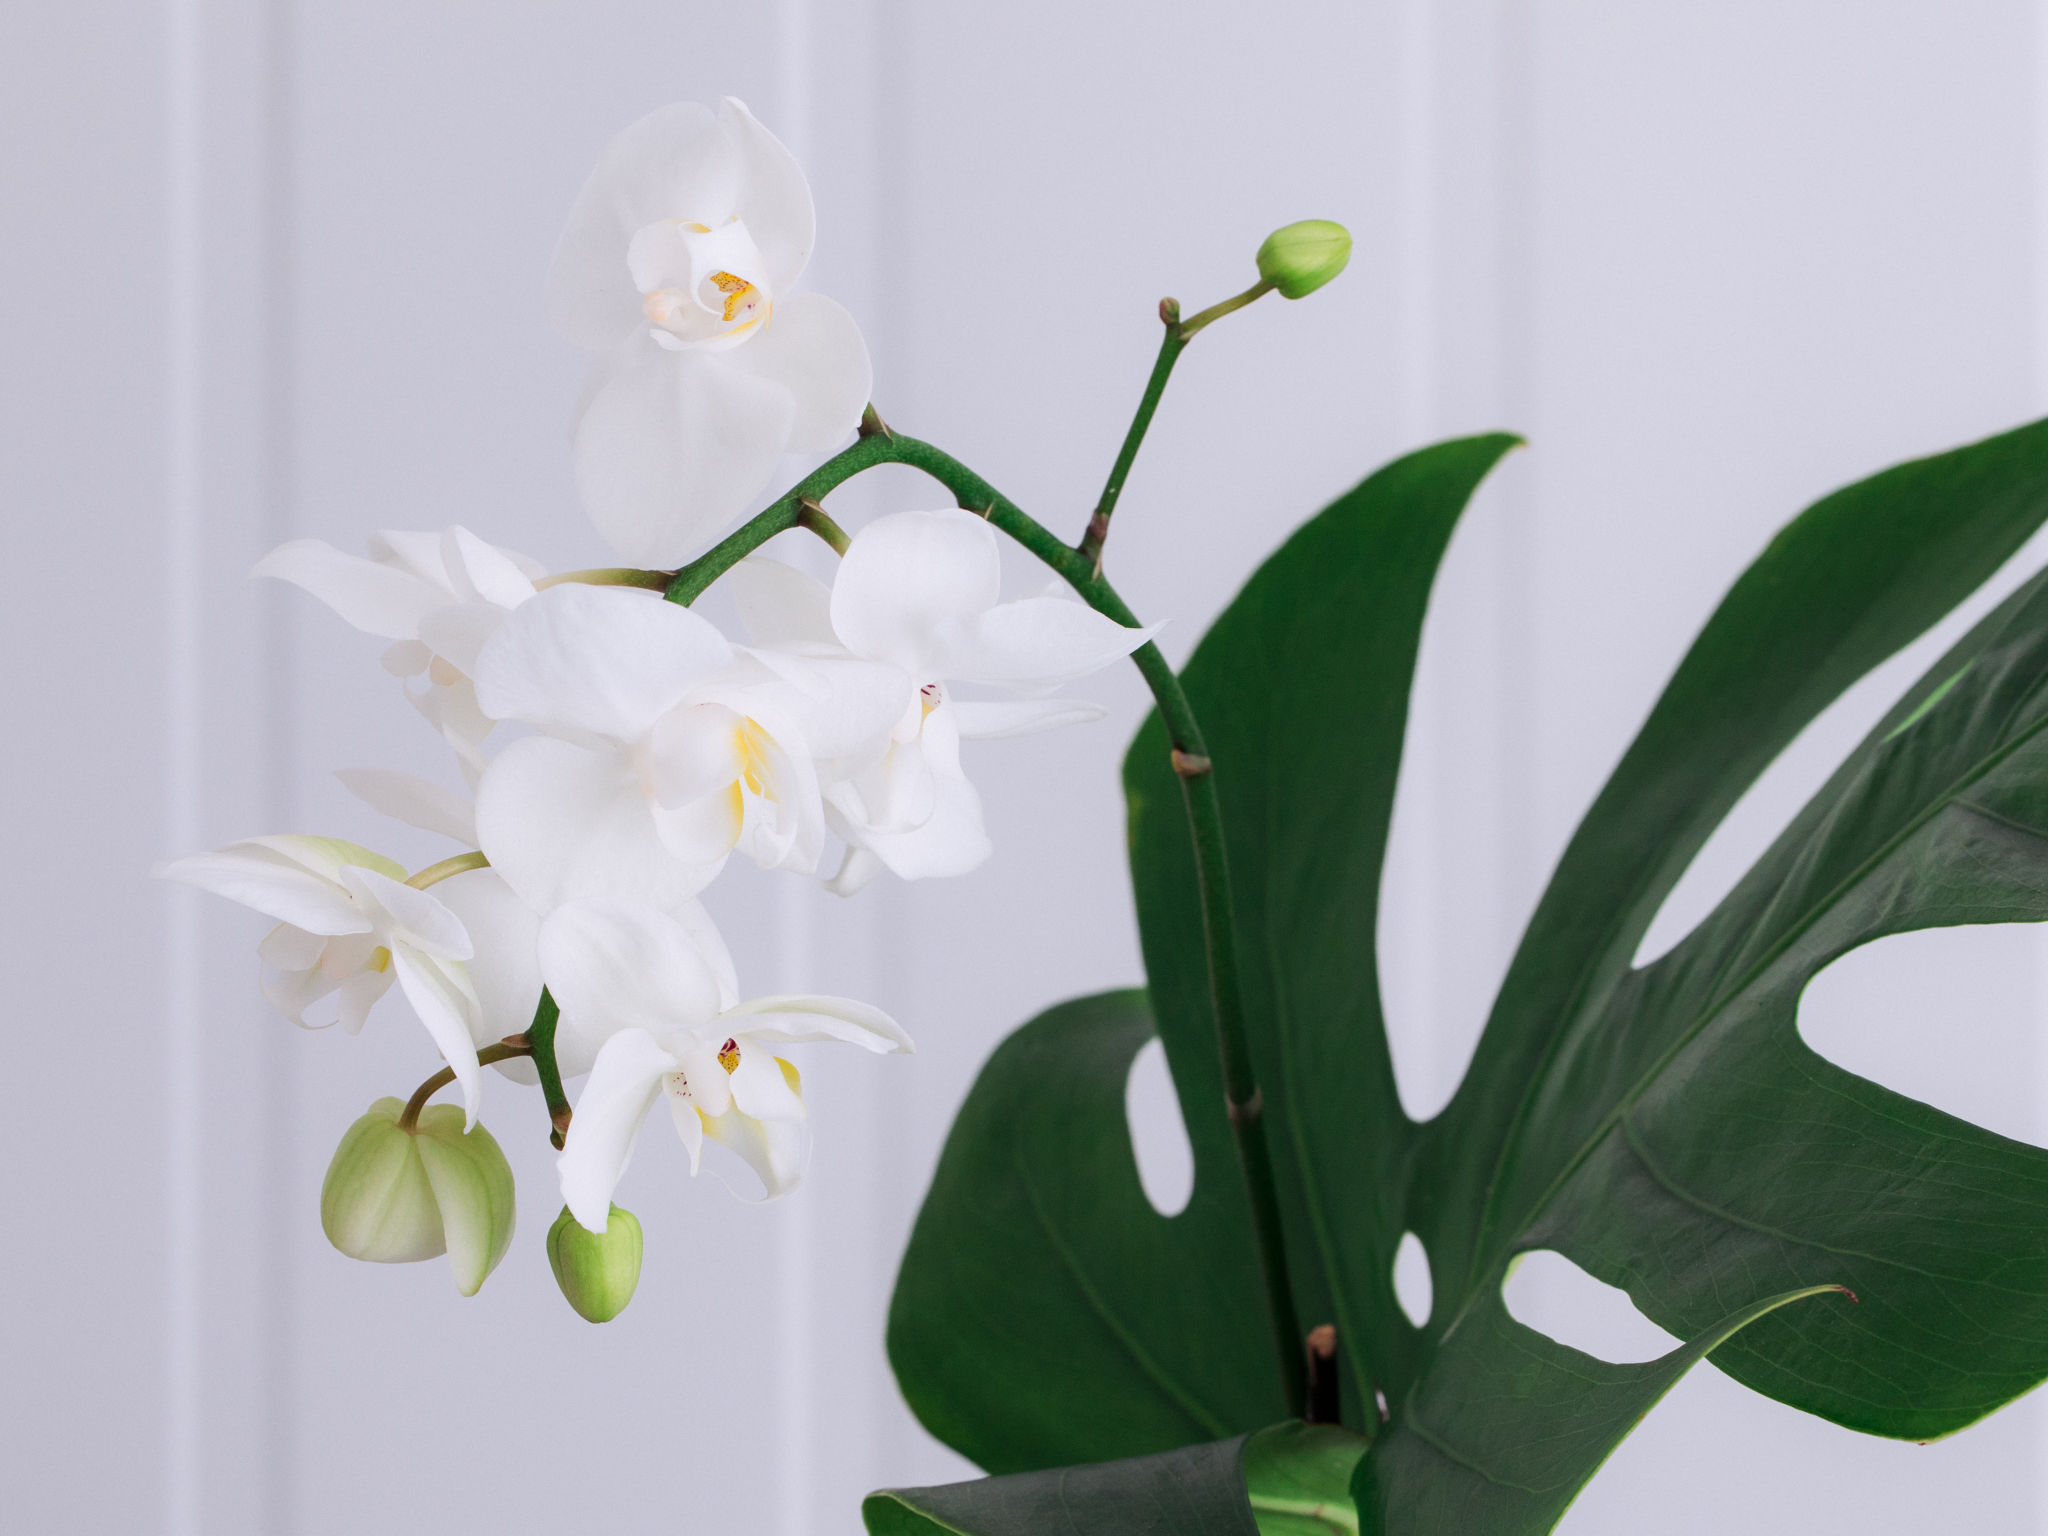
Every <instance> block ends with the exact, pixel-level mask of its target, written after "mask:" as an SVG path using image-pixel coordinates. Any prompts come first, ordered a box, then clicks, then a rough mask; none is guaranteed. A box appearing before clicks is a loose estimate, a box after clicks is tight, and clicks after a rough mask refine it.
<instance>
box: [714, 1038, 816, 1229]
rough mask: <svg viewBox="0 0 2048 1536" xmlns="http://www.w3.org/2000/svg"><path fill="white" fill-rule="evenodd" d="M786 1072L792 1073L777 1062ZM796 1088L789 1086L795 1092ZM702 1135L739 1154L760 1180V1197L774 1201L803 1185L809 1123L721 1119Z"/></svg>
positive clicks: (739, 1117) (736, 1117)
mask: <svg viewBox="0 0 2048 1536" xmlns="http://www.w3.org/2000/svg"><path fill="white" fill-rule="evenodd" d="M777 1061H778V1063H779V1064H780V1065H781V1066H782V1067H783V1068H784V1070H785V1071H788V1072H791V1073H794V1071H795V1069H794V1068H793V1067H790V1066H789V1064H788V1063H787V1062H783V1061H781V1059H780V1058H779V1057H778V1058H777ZM795 1086H796V1085H795V1084H791V1087H792V1088H794V1087H795ZM704 1134H705V1135H707V1136H709V1137H710V1138H711V1139H712V1140H713V1141H716V1142H718V1143H719V1144H720V1145H721V1146H724V1147H727V1148H729V1149H731V1150H732V1151H734V1152H736V1153H738V1154H739V1156H740V1157H741V1159H742V1160H743V1161H744V1162H745V1163H746V1165H747V1166H748V1167H749V1168H752V1169H753V1170H754V1172H755V1173H756V1174H757V1175H758V1176H759V1177H760V1180H761V1189H762V1196H763V1198H764V1199H768V1200H774V1199H776V1198H778V1197H779V1196H782V1195H786V1194H788V1193H789V1192H790V1191H791V1190H793V1189H795V1188H796V1187H797V1185H798V1184H800V1183H802V1182H803V1176H804V1161H805V1157H806V1154H807V1153H808V1151H809V1149H810V1140H811V1130H810V1122H809V1121H808V1120H756V1119H753V1118H752V1117H751V1116H748V1115H742V1114H728V1115H721V1116H719V1117H718V1118H717V1119H715V1120H707V1121H705V1122H704Z"/></svg>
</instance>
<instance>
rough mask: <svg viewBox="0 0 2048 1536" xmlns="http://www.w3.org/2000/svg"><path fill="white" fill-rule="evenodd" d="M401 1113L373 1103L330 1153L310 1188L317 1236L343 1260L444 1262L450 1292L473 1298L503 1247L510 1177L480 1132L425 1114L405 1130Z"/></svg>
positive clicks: (451, 1117)
mask: <svg viewBox="0 0 2048 1536" xmlns="http://www.w3.org/2000/svg"><path fill="white" fill-rule="evenodd" d="M404 1108H405V1106H404V1105H402V1104H401V1103H399V1101H398V1100H397V1099H391V1098H386V1099H379V1100H378V1101H377V1102H376V1103H375V1104H372V1105H371V1106H370V1110H369V1113H368V1114H366V1115H364V1116H363V1117H362V1118H361V1119H360V1120H358V1121H356V1123H355V1124H354V1125H352V1126H350V1127H349V1128H348V1130H347V1132H346V1133H345V1134H344V1135H343V1136H342V1138H341V1145H340V1146H338V1147H336V1148H335V1149H334V1159H333V1161H332V1162H330V1163H329V1164H328V1165H327V1178H326V1181H325V1182H324V1183H323V1184H322V1185H321V1186H320V1227H321V1230H322V1231H324V1232H325V1233H326V1234H327V1240H328V1241H329V1242H331V1243H332V1244H334V1246H335V1247H336V1248H339V1249H340V1250H341V1251H342V1252H343V1253H345V1254H347V1255H348V1256H349V1257H350V1258H352V1259H367V1260H369V1261H370V1262H372V1263H377V1264H407V1263H411V1262H413V1261H415V1260H418V1259H431V1258H434V1257H436V1256H438V1255H440V1254H442V1253H446V1254H447V1255H448V1267H449V1269H450V1270H451V1271H452V1272H453V1273H454V1276H455V1288H456V1289H457V1290H459V1291H461V1292H462V1294H463V1295H465V1296H474V1295H475V1294H476V1293H477V1291H478V1289H479V1288H480V1287H481V1286H482V1285H483V1283H484V1280H485V1279H486V1278H487V1277H488V1276H489V1275H490V1272H491V1271H492V1270H494V1269H496V1268H497V1267H498V1261H499V1260H500V1259H502V1258H504V1256H505V1250H506V1249H507V1248H508V1247H510V1246H511V1243H512V1224H513V1217H514V1214H515V1213H514V1202H513V1189H512V1169H511V1167H510V1166H509V1165H508V1164H507V1163H506V1161H505V1154H504V1153H503V1152H502V1151H501V1150H499V1147H498V1143H497V1142H496V1141H495V1140H493V1139H492V1137H491V1133H490V1132H489V1131H487V1130H485V1129H484V1128H483V1127H482V1126H480V1125H479V1126H477V1127H476V1128H475V1129H474V1130H471V1131H469V1132H467V1133H465V1132H464V1131H463V1129H462V1121H463V1112H462V1111H461V1110H460V1109H458V1108H456V1107H455V1106H454V1105H452V1104H437V1105H431V1106H429V1107H428V1108H427V1109H426V1110H425V1111H424V1112H423V1113H422V1114H421V1115H420V1118H419V1124H418V1126H417V1127H415V1128H414V1129H413V1130H410V1131H409V1130H406V1129H404V1128H403V1127H401V1126H400V1124H399V1119H400V1117H401V1115H402V1114H403V1112H404Z"/></svg>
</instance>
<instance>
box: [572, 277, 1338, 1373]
mask: <svg viewBox="0 0 2048 1536" xmlns="http://www.w3.org/2000/svg"><path fill="white" fill-rule="evenodd" d="M1264 291H1266V289H1265V286H1264V285H1260V286H1259V287H1258V288H1256V289H1254V290H1249V291H1248V292H1247V293H1246V294H1240V295H1239V296H1238V297H1237V298H1236V299H1235V300H1226V301H1225V305H1220V306H1215V311H1216V312H1217V313H1228V309H1229V308H1242V307H1243V305H1245V304H1248V303H1250V302H1251V301H1252V300H1253V299H1255V298H1257V297H1258V296H1259V294H1260V293H1262V292H1264ZM1226 306H1227V307H1226ZM1165 313H1166V311H1165V308H1164V306H1162V318H1164V315H1165ZM1204 317H1207V318H1204ZM1197 318H1198V319H1202V321H1203V323H1204V324H1207V323H1208V319H1213V318H1215V314H1214V313H1212V312H1211V311H1209V310H1205V311H1203V314H1202V316H1198V317H1197ZM1181 329H1182V330H1183V331H1184V330H1185V327H1182V328H1181ZM1175 336H1176V331H1175V330H1174V329H1173V327H1172V326H1171V324H1170V323H1169V328H1168V331H1167V340H1166V342H1165V343H1163V344H1162V346H1161V350H1160V358H1161V362H1160V363H1157V364H1155V365H1154V368H1153V378H1152V382H1151V383H1150V384H1148V386H1147V395H1148V397H1149V406H1150V407H1152V408H1156V406H1157V405H1158V393H1159V392H1160V391H1163V390H1164V388H1165V384H1166V378H1167V376H1168V374H1170V373H1171V371H1172V364H1173V360H1174V359H1175V358H1177V357H1178V356H1179V353H1180V345H1181V344H1184V342H1185V336H1184V335H1183V336H1181V338H1180V343H1178V344H1177V343H1176V342H1175V340H1174V338H1175ZM877 420H879V418H877ZM1150 420H1151V410H1150V408H1148V406H1147V405H1145V404H1141V405H1140V411H1139V417H1138V419H1137V420H1136V421H1134V422H1133V431H1132V433H1131V434H1128V435H1127V437H1126V442H1125V449H1126V455H1127V456H1128V457H1135V455H1136V453H1137V443H1138V442H1140V441H1142V439H1143V436H1144V433H1143V427H1144V426H1145V425H1147V424H1149V422H1150ZM1128 457H1125V456H1120V462H1123V464H1124V467H1125V468H1126V469H1128V467H1129V465H1128ZM877 464H903V465H907V466H908V467H910V468H912V469H917V470H921V471H922V472H923V473H924V474H926V475H928V476H930V477H931V478H932V479H933V480H936V481H937V482H938V483H939V484H940V485H942V486H944V487H945V488H946V490H947V491H948V492H949V493H951V495H952V496H953V499H954V502H955V504H956V505H958V506H960V507H963V508H966V509H968V510H970V511H973V512H974V513H975V514H976V515H977V516H980V517H984V518H986V519H987V520H988V521H989V522H990V523H993V524H994V525H995V526H996V527H998V528H1000V529H1001V530H1002V531H1003V532H1004V533H1006V534H1008V535H1009V536H1010V537H1011V538H1012V539H1014V540H1016V541H1017V543H1019V544H1021V545H1022V546H1023V547H1024V548H1025V549H1026V550H1027V551H1028V552H1029V553H1031V554H1033V555H1035V556H1037V557H1038V559H1039V560H1041V561H1042V562H1043V563H1044V564H1046V565H1047V566H1049V567H1050V568H1051V569H1052V570H1053V571H1054V572H1055V573H1056V574H1058V575H1059V576H1061V577H1062V578H1064V579H1065V581H1066V582H1067V583H1068V585H1070V586H1071V587H1073V589H1074V591H1075V592H1076V593H1077V594H1078V595H1079V596H1080V597H1081V599H1082V600H1083V601H1084V602H1086V603H1087V604H1088V605H1089V606H1090V607H1091V608H1094V609H1095V610H1096V611H1097V612H1098V613H1101V614H1104V615H1106V616H1107V617H1109V618H1111V619H1114V620H1115V621H1116V622H1117V623H1119V624H1121V625H1124V626H1125V627H1127V628H1133V629H1135V628H1139V627H1141V626H1140V625H1139V621H1138V618H1137V616H1136V615H1135V614H1133V613H1132V612H1131V610H1130V608H1129V606H1128V605H1127V604H1126V603H1125V602H1124V600H1123V599H1122V598H1121V597H1120V596H1119V595H1118V594H1117V592H1116V589H1115V588H1114V587H1112V586H1111V585H1110V584H1109V583H1108V582H1107V581H1106V580H1104V579H1103V576H1102V572H1101V569H1100V566H1099V563H1098V557H1099V555H1100V548H1099V544H1098V546H1097V548H1096V550H1095V551H1094V553H1092V554H1091V553H1089V552H1088V551H1087V549H1086V542H1087V541H1086V540H1085V539H1084V540H1083V544H1082V546H1081V547H1075V546H1071V545H1068V544H1067V543H1065V542H1064V541H1062V540H1061V539H1060V538H1058V537H1057V536H1056V535H1054V534H1053V533H1052V531H1051V530H1050V529H1048V528H1046V527H1045V526H1044V525H1043V524H1041V523H1040V522H1039V521H1038V520H1037V519H1036V518H1034V517H1032V516H1031V515H1030V514H1029V513H1027V512H1026V511H1024V509H1023V508H1021V507H1019V506H1018V505H1017V504H1016V503H1015V502H1013V501H1011V500H1010V499H1009V498H1008V497H1006V496H1004V495H1003V494H1002V493H1001V492H1000V491H998V490H996V488H995V487H994V486H992V485H990V484H989V483H988V482H987V481H986V480H984V479H982V477H981V476H980V475H978V474H976V473H975V472H974V471H973V470H971V469H969V468H968V467H967V466H966V465H965V464H963V463H961V462H960V461H959V460H958V459H956V458H954V457H953V456H952V455H950V454H948V453H946V452H945V451H943V450H942V449H939V448H936V447H934V446H933V445H931V444H930V443H926V442H923V441H921V440H919V439H917V438H914V437H909V436H907V435H905V434H904V433H902V432H897V431H894V430H891V431H888V432H886V433H885V432H881V431H877V432H874V433H872V434H869V435H866V436H863V437H861V438H860V439H859V441H857V442H855V443H854V444H853V446H851V447H850V448H847V449H846V450H845V451H844V452H842V453H840V454H838V455H836V456H835V457H833V458H831V459H828V460H827V461H826V462H825V463H824V464H822V465H820V466H819V467H818V468H817V469H816V470H814V471H813V472H812V473H811V474H810V475H808V476H806V477H805V478H804V479H803V480H802V481H800V482H799V483H798V484H797V485H796V486H795V487H794V488H793V489H792V490H791V491H790V492H789V493H788V494H787V495H785V496H783V497H782V498H780V499H779V500H777V501H776V502H775V503H773V504H772V505H771V506H769V507H768V508H766V509H765V510H764V511H762V512H760V513H759V514H757V515H756V516H755V517H753V518H752V519H750V520H749V521H748V522H746V523H744V524H742V525H741V526H740V527H739V528H738V529H736V530H735V531H734V532H733V533H731V534H729V535H728V536H727V537H726V538H725V539H723V540H722V541H721V542H720V543H719V544H717V545H716V546H715V547H713V548H712V549H711V550H710V551H709V552H708V553H706V554H704V555H702V556H700V557H699V558H698V559H696V560H694V561H692V562H690V564H688V565H686V566H684V567H683V568H682V569H681V570H679V571H677V572H676V577H675V580H674V581H673V582H671V583H670V585H669V589H668V598H669V601H671V602H676V603H682V604H685V605H687V604H689V603H691V602H694V601H695V600H696V599H697V598H698V597H699V596H700V595H702V594H703V592H704V591H705V590H706V589H708V588H709V587H710V586H711V584H712V583H713V582H715V581H716V580H717V579H718V578H719V577H720V576H722V575H723V574H724V573H725V572H726V571H727V570H729V569H731V568H732V567H733V566H734V565H736V564H738V563H739V562H740V560H742V559H743V558H745V557H746V556H747V555H749V554H751V553H753V551H754V550H756V549H758V548H760V546H761V545H763V544H765V543H766V542H767V541H768V540H769V539H771V538H773V537H774V536H775V535H776V534H778V533H782V532H785V531H787V530H788V529H790V528H794V527H799V526H802V523H801V519H802V514H803V508H804V504H805V503H806V502H814V501H815V500H816V499H817V498H818V497H820V496H822V495H824V494H825V493H826V492H827V491H829V490H831V489H833V488H834V487H836V486H839V485H842V484H844V483H845V482H846V481H848V480H850V479H852V478H853V477H854V476H855V475H857V474H860V473H861V472H862V471H864V470H868V469H872V468H873V467H874V466H875V465H877ZM1110 482H1111V484H1110V490H1114V489H1119V488H1120V486H1121V480H1120V478H1119V476H1118V475H1117V474H1116V473H1115V472H1114V471H1113V472H1112V474H1111V476H1110ZM1105 494H1106V495H1109V491H1108V490H1106V491H1105ZM1109 500H1110V502H1111V505H1112V506H1113V505H1114V501H1115V497H1114V496H1113V495H1109ZM1098 515H1100V513H1099V509H1098ZM1104 521H1105V523H1106V518H1105V519H1104ZM1131 659H1132V660H1133V661H1134V662H1135V663H1136V664H1137V667H1138V671H1139V673H1140V674H1141V675H1142V676H1143V677H1144V679H1145V682H1146V685H1147V686H1148V687H1149V688H1150V689H1151V690H1152V697H1153V699H1154V701H1155V703H1156V704H1157V706H1158V709H1159V715H1160V719H1161V721H1162V722H1163V723H1164V725H1165V727H1166V733H1167V739H1168V742H1169V744H1170V747H1171V750H1172V753H1173V760H1174V768H1175V773H1176V776H1177V777H1178V778H1179V780H1180V785H1181V795H1182V800H1183V803H1184V805H1185V807H1186V811H1187V817H1188V830H1189V833H1190V836H1191V838H1192V841H1193V844H1194V854H1195V871H1196V880H1197V883H1198V885H1199V887H1200V891H1199V896H1200V901H1201V907H1202V937H1203V943H1204V947H1205V949H1206V952H1207V961H1208V973H1209V975H1208V981H1209V1002H1210V1010H1211V1014H1212V1017H1213V1020H1214V1024H1215V1029H1216V1050H1217V1056H1218V1059H1219V1061H1220V1062H1221V1065H1222V1069H1223V1090H1224V1100H1225V1102H1224V1109H1225V1114H1226V1117H1227V1118H1228V1120H1229V1122H1230V1129H1231V1135H1232V1138H1233V1140H1234V1141H1235V1143H1236V1147H1237V1154H1238V1162H1239V1166H1240V1168H1241V1169H1242V1172H1243V1175H1244V1181H1245V1192H1246V1195H1247V1197H1248V1199H1249V1201H1250V1204H1251V1210H1252V1225H1253V1230H1254V1234H1255V1237H1256V1241H1257V1244H1258V1251H1259V1269H1260V1275H1261V1278H1262V1280H1263V1281H1264V1286H1265V1292H1266V1304H1267V1315H1268V1321H1269V1323H1270V1325H1271V1329H1272V1335H1273V1347H1274V1355H1275V1359H1276V1362H1277V1364H1278V1368H1279V1372H1280V1379H1281V1382H1282V1386H1283V1390H1284V1392H1285V1394H1286V1401H1287V1402H1288V1404H1289V1405H1290V1407H1291V1408H1293V1409H1294V1410H1295V1411H1301V1410H1302V1409H1303V1408H1304V1407H1305V1406H1306V1403H1307V1390H1308V1386H1307V1368H1306V1361H1305V1360H1304V1357H1303V1350H1302V1332H1301V1328H1300V1325H1299V1323H1298V1322H1297V1320H1296V1315H1295V1309H1294V1293H1293V1287H1292V1283H1291V1281H1290V1278H1289V1274H1288V1263H1287V1248H1286V1240H1285V1236H1284V1234H1283V1230H1282V1226H1281V1221H1280V1196H1279V1189H1278V1186H1277V1185H1276V1183H1275V1181H1274V1175H1273V1158H1272V1151H1271V1149H1270V1148H1269V1147H1268V1145H1267V1142H1266V1135H1265V1125H1264V1118H1263V1116H1264V1107H1265V1099H1264V1095H1262V1094H1261V1093H1260V1092H1259V1085H1258V1080H1257V1077H1256V1076H1255V1075H1254V1073H1253V1070H1252V1058H1251V1045H1250V1041H1249V1038H1248V1036H1247V1032H1246V1028H1245V1013H1244V996H1243V984H1242V981H1241V979H1240V975H1239V971H1238V959H1237V916H1236V906H1235V901H1234V899H1233V897H1232V894H1231V884H1230V868H1229V857H1228V846H1227V844H1226V842H1225V838H1224V832H1223V807H1222V801H1221V800H1220V799H1219V797H1218V795H1217V792H1216V776H1215V773H1214V771H1213V768H1212V765H1211V763H1210V760H1209V750H1208V745H1207V743H1206V742H1205V741H1204V739H1203V736H1202V730H1201V725H1200V723H1199V722H1198V721H1197V720H1196V718H1195V712H1194V708H1193V706H1192V705H1191V704H1190V703H1189V701H1188V697H1187V693H1186V691H1185V690H1184V689H1182V687H1181V685H1180V678H1179V677H1178V676H1177V675H1176V674H1175V673H1174V670H1173V667H1172V666H1171V664H1169V663H1168V661H1167V660H1166V657H1165V655H1164V653H1162V652H1161V651H1160V649H1159V647H1158V646H1157V645H1155V644H1152V643H1150V642H1147V643H1146V644H1145V645H1142V646H1140V647H1139V648H1138V649H1137V650H1135V651H1133V652H1132V653H1131ZM549 1002H550V1000H549V999H548V998H547V997H545V996H543V998H542V1004H543V1008H544V1009H546V1008H547V1007H548V1005H549ZM535 1023H536V1029H535V1031H534V1032H533V1036H534V1039H535V1042H536V1054H535V1059H536V1061H537V1062H543V1061H546V1060H548V1058H547V1057H544V1056H543V1055H542V1054H541V1052H540V1050H539V1048H538V1047H539V1040H540V1033H539V1028H538V1026H539V1019H538V1016H536V1020H535ZM549 1028H550V1030H552V1020H550V1025H549ZM541 1070H542V1083H543V1086H545V1085H546V1082H547V1071H548V1067H547V1066H546V1065H543V1066H542V1069H541ZM552 1102H553V1100H552V1098H551V1099H550V1103H551V1104H552ZM566 1118H567V1108H566V1105H565V1106H564V1110H563V1115H562V1118H561V1119H560V1120H559V1121H558V1122H557V1123H558V1124H563V1125H565V1124H566ZM557 1144H558V1145H559V1143H557Z"/></svg>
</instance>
